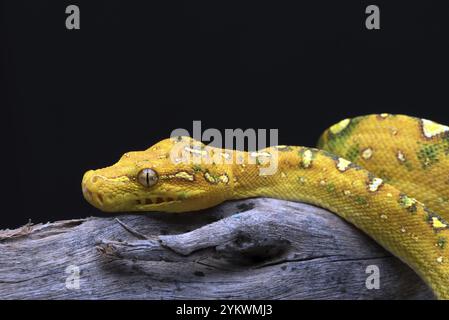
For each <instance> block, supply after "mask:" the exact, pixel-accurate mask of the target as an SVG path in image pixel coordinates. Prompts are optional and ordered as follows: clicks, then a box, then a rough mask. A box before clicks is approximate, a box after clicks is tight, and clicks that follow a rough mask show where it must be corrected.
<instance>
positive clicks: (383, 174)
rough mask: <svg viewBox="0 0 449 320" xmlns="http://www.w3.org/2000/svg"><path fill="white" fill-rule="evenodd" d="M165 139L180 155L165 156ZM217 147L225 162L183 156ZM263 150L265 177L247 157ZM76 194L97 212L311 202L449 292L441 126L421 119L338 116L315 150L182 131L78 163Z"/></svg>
mask: <svg viewBox="0 0 449 320" xmlns="http://www.w3.org/2000/svg"><path fill="white" fill-rule="evenodd" d="M175 147H176V148H179V147H181V148H182V149H184V150H186V151H187V152H188V153H190V154H191V156H192V157H191V158H190V160H188V161H172V159H171V157H170V154H171V151H172V150H173V148H175ZM217 154H218V155H221V156H223V158H226V159H228V160H233V161H227V162H225V163H223V162H218V163H216V162H214V161H212V162H211V161H200V162H197V161H193V160H194V159H196V160H198V159H200V160H201V159H203V158H204V159H208V160H210V159H214V156H215V155H217ZM272 155H276V160H277V161H278V163H277V164H278V167H277V171H276V172H275V173H274V174H271V175H261V174H259V173H260V169H261V168H263V166H265V165H266V163H265V162H264V161H249V160H248V159H251V157H253V158H254V157H255V158H256V160H258V159H259V157H260V159H261V160H263V158H267V157H271V156H272ZM242 159H245V160H243V161H242ZM237 160H238V161H237ZM82 192H83V195H84V197H85V199H86V200H87V201H88V202H89V203H90V204H92V205H93V206H95V207H96V208H98V209H100V210H102V211H105V212H122V211H124V212H130V211H136V212H139V211H140V212H147V211H161V212H167V213H169V212H187V211H197V210H200V209H205V208H209V207H212V206H215V205H217V204H219V203H221V202H223V201H226V200H232V199H243V198H252V197H271V198H278V199H286V200H292V201H300V202H305V203H309V204H313V205H317V206H320V207H323V208H325V209H328V210H330V211H332V212H334V213H335V214H337V215H338V216H340V217H341V218H343V219H345V220H346V221H348V222H350V223H352V224H353V225H355V226H356V227H357V228H359V229H360V230H362V231H363V232H365V233H366V234H368V235H369V236H370V237H371V238H372V239H374V240H375V241H376V242H378V243H379V244H380V245H382V246H383V247H384V248H386V249H387V250H388V251H390V252H391V253H392V254H394V255H395V256H396V257H398V258H399V259H401V260H402V261H404V262H405V263H407V264H408V265H409V266H410V267H411V268H412V269H413V270H415V272H416V273H417V274H418V275H419V276H421V278H422V279H423V280H424V281H425V282H426V283H427V284H428V285H429V286H430V287H431V288H432V290H433V291H434V293H435V295H436V297H437V298H439V299H449V246H448V245H447V241H448V239H449V230H448V229H449V223H448V221H449V212H448V211H447V208H448V205H449V127H447V126H445V125H442V124H438V123H436V122H433V121H430V120H426V119H419V118H415V117H410V116H406V115H392V114H387V113H382V114H375V115H366V116H360V117H355V118H352V119H344V120H342V121H340V122H338V123H336V124H334V125H333V126H331V127H330V128H328V129H327V130H325V131H324V133H323V134H322V135H321V137H320V138H319V141H318V145H317V148H308V147H300V146H277V147H269V148H265V149H263V150H259V151H258V152H255V153H254V152H251V153H250V154H248V153H247V152H244V151H239V150H224V149H218V148H212V147H208V146H207V147H206V146H205V145H204V144H202V143H201V142H199V141H196V140H193V139H191V138H189V137H178V138H170V139H165V140H162V141H160V142H158V143H156V144H155V145H153V146H152V147H150V148H148V149H147V150H144V151H133V152H127V153H126V154H124V155H123V156H122V157H121V158H120V160H119V161H118V162H117V163H115V164H113V165H112V166H109V167H106V168H102V169H97V170H89V171H87V172H86V173H85V174H84V176H83V180H82Z"/></svg>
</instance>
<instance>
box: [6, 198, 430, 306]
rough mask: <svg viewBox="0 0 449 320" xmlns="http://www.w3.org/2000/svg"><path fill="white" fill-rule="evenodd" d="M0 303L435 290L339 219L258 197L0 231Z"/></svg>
mask: <svg viewBox="0 0 449 320" xmlns="http://www.w3.org/2000/svg"><path fill="white" fill-rule="evenodd" d="M117 219H118V220H117ZM120 222H121V223H120ZM130 231H131V232H130ZM133 231H135V232H133ZM371 265H375V266H377V267H378V268H379V271H380V288H379V289H371V290H369V289H367V287H366V285H365V282H366V279H367V277H368V276H369V275H370V274H369V273H367V272H366V270H367V267H368V266H371ZM77 269H78V270H79V272H80V277H79V289H76V288H73V286H71V285H70V284H72V285H73V282H71V281H69V286H68V287H67V286H66V281H67V277H69V276H70V273H68V272H69V271H71V272H73V271H74V270H77ZM0 299H433V294H432V293H431V291H430V290H429V289H428V288H427V286H426V285H425V284H424V283H423V282H422V281H421V280H420V279H419V278H418V276H417V275H416V274H415V273H414V272H413V271H412V270H411V269H409V268H408V267H407V266H406V265H404V264H403V263H402V262H400V261H399V260H398V259H396V258H395V257H392V256H391V255H390V254H389V253H387V252H386V251H385V250H383V249H382V248H380V247H379V246H378V245H377V244H376V243H375V242H374V241H372V240H371V239H369V238H367V237H366V236H365V235H364V234H362V233H361V232H360V231H358V230H357V229H355V228H354V227H352V226H351V225H349V224H347V223H346V222H345V221H343V220H342V219H340V218H339V217H338V216H336V215H334V214H332V213H330V212H328V211H326V210H323V209H320V208H317V207H314V206H310V205H306V204H302V203H295V202H289V201H281V200H274V199H265V198H258V199H247V200H243V201H234V202H227V203H224V204H222V205H221V206H218V207H215V208H213V209H209V210H205V211H203V212H195V213H182V214H163V213H152V214H138V215H137V214H133V215H131V214H129V215H116V216H111V215H106V214H105V215H102V217H90V218H87V219H82V220H67V221H58V222H54V223H47V224H38V225H30V224H29V225H26V226H24V227H22V228H19V229H16V230H3V231H0Z"/></svg>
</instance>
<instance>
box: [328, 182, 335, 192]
mask: <svg viewBox="0 0 449 320" xmlns="http://www.w3.org/2000/svg"><path fill="white" fill-rule="evenodd" d="M326 190H327V192H329V193H334V191H335V185H334V184H333V183H332V182H331V183H329V184H327V186H326Z"/></svg>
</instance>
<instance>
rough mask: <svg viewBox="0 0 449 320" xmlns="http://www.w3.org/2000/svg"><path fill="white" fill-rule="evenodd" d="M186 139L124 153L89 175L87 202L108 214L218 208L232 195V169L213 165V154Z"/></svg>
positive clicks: (84, 184) (84, 187)
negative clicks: (112, 163) (211, 160)
mask: <svg viewBox="0 0 449 320" xmlns="http://www.w3.org/2000/svg"><path fill="white" fill-rule="evenodd" d="M218 150H220V152H221V149H215V148H207V151H205V145H204V144H202V143H201V142H198V141H196V140H193V139H191V138H187V137H179V138H170V139H165V140H162V141H160V142H159V143H157V144H155V145H154V146H152V147H150V148H149V149H147V150H145V151H136V152H128V153H125V154H124V155H123V156H122V157H121V159H120V160H119V161H118V162H117V163H116V164H114V165H112V166H110V167H107V168H103V169H98V170H90V171H88V172H86V173H85V174H84V177H83V181H82V190H83V194H84V198H85V199H86V200H87V201H88V202H89V203H90V204H92V205H93V206H95V207H96V208H98V209H100V210H102V211H107V212H119V211H165V212H182V211H193V210H200V209H204V208H208V207H212V206H215V205H217V204H219V203H221V202H223V201H225V200H227V199H229V198H230V196H231V194H232V181H233V180H232V170H231V168H232V167H231V166H230V165H226V164H224V163H219V164H217V163H209V162H208V159H211V153H213V152H214V151H216V152H219V151H218Z"/></svg>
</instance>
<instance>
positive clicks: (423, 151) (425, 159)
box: [417, 144, 440, 169]
mask: <svg viewBox="0 0 449 320" xmlns="http://www.w3.org/2000/svg"><path fill="white" fill-rule="evenodd" d="M439 151H440V148H439V146H438V145H435V144H425V145H422V147H421V148H420V149H419V151H418V153H417V157H418V160H419V162H421V166H422V168H423V169H427V168H429V167H431V166H432V165H434V164H435V163H437V162H438V153H439Z"/></svg>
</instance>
